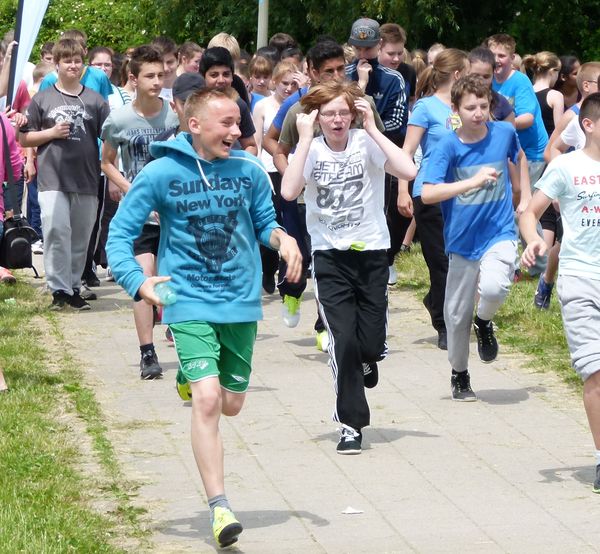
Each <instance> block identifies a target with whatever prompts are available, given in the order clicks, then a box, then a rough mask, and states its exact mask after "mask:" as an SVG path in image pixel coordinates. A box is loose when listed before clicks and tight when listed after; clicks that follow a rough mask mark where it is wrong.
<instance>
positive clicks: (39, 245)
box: [31, 240, 44, 254]
mask: <svg viewBox="0 0 600 554" xmlns="http://www.w3.org/2000/svg"><path fill="white" fill-rule="evenodd" d="M31 253H32V254H43V253H44V243H43V242H42V241H41V240H36V241H35V242H34V243H33V244H32V245H31Z"/></svg>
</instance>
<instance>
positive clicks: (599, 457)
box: [596, 450, 600, 466]
mask: <svg viewBox="0 0 600 554" xmlns="http://www.w3.org/2000/svg"><path fill="white" fill-rule="evenodd" d="M596 465H597V466H600V450H596Z"/></svg>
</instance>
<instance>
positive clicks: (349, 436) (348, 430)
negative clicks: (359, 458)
mask: <svg viewBox="0 0 600 554" xmlns="http://www.w3.org/2000/svg"><path fill="white" fill-rule="evenodd" d="M339 431H340V442H338V445H337V448H336V451H337V453H338V454H360V453H361V452H362V449H361V443H362V433H361V432H360V431H357V430H356V429H353V428H352V427H349V426H348V425H344V424H343V423H342V426H341V427H340V430H339Z"/></svg>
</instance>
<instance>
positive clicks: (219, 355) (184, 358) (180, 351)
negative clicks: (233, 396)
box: [169, 321, 257, 393]
mask: <svg viewBox="0 0 600 554" xmlns="http://www.w3.org/2000/svg"><path fill="white" fill-rule="evenodd" d="M169 328H170V329H171V332H172V333H173V340H174V342H175V349H176V351H177V356H178V358H179V365H180V372H181V373H183V375H184V377H185V378H186V379H187V380H188V381H189V382H190V383H194V382H196V381H201V380H202V379H206V378H207V377H218V378H219V382H220V383H221V386H222V387H223V388H224V389H226V390H228V391H231V392H239V393H242V392H246V390H247V389H248V384H249V382H250V372H251V370H252V352H253V351H254V342H255V341H256V330H257V324H256V321H253V322H250V323H208V322H206V321H184V322H183V323H173V324H171V325H169Z"/></svg>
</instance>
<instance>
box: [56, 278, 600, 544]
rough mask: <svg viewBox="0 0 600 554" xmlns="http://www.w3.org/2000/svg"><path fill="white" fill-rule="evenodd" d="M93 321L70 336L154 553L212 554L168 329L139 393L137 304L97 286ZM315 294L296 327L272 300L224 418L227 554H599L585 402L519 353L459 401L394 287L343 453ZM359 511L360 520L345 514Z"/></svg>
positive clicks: (73, 323)
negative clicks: (372, 380)
mask: <svg viewBox="0 0 600 554" xmlns="http://www.w3.org/2000/svg"><path fill="white" fill-rule="evenodd" d="M95 290H96V291H98V294H99V297H100V298H99V300H98V301H96V302H94V303H93V309H92V310H91V311H90V312H87V313H79V314H64V315H61V316H60V317H61V325H62V326H63V328H64V330H65V334H66V336H67V338H68V340H69V341H70V342H72V344H73V348H74V351H75V352H77V356H78V358H79V360H80V361H81V363H82V366H83V367H84V368H85V372H86V380H87V381H88V382H89V383H90V384H91V385H92V386H93V387H94V389H95V391H96V394H97V397H98V400H99V401H100V403H101V405H102V408H103V411H104V413H105V415H106V419H107V425H108V427H109V436H110V438H111V440H112V441H113V444H114V446H115V449H116V452H117V455H118V457H119V460H120V463H121V465H122V467H123V471H124V473H125V475H126V477H127V478H130V479H133V480H135V481H136V482H137V483H138V484H139V485H140V489H139V495H138V497H137V498H136V499H135V503H136V505H139V506H144V507H145V508H146V509H148V524H149V525H150V526H151V528H152V530H153V534H152V544H153V546H152V548H151V551H152V552H161V553H162V552H165V553H169V552H215V551H216V547H215V545H214V542H213V540H212V536H211V531H210V527H209V523H208V508H207V505H206V500H205V498H204V492H203V489H202V485H201V482H200V478H199V475H198V472H197V469H196V466H195V463H194V459H193V455H192V451H191V446H190V443H189V424H190V421H189V420H190V414H191V407H190V404H189V403H185V402H182V401H181V400H180V399H179V397H178V396H177V393H176V392H175V389H174V378H175V373H176V371H177V360H176V355H175V352H174V349H173V348H172V347H169V346H168V343H167V342H166V340H165V339H164V327H157V328H156V332H155V343H156V344H157V350H158V355H159V358H160V361H161V364H162V365H163V367H164V369H165V377H164V379H162V380H160V381H153V382H147V381H141V380H140V379H139V376H138V371H139V370H138V362H139V349H138V345H137V339H136V334H135V329H134V326H133V318H132V315H131V311H130V300H129V299H128V298H127V297H126V296H125V294H124V293H123V292H122V291H121V290H120V289H119V287H118V286H116V285H115V284H114V283H102V286H101V287H100V288H99V289H95ZM312 298H313V297H312V293H310V291H308V293H307V294H306V296H305V301H304V302H303V305H302V319H301V323H300V325H299V326H298V327H297V328H295V329H288V328H287V327H285V326H284V325H283V324H282V322H281V320H280V304H279V302H278V298H277V297H276V296H265V297H264V307H265V318H264V321H262V322H261V323H260V325H259V336H258V340H257V343H256V349H255V358H254V370H253V376H252V384H251V387H250V390H249V394H248V398H247V402H246V405H245V407H244V410H243V411H242V414H241V415H240V416H238V417H235V418H224V419H223V421H222V433H223V439H224V445H225V452H226V459H225V462H226V467H225V470H226V486H227V494H228V497H229V499H230V501H231V503H232V506H233V508H234V510H235V512H236V515H237V516H238V518H239V519H240V521H242V523H243V525H244V527H245V530H244V533H243V534H242V536H241V538H240V542H239V543H238V546H236V547H234V548H233V549H232V551H234V552H245V553H261V554H262V553H288V552H289V553H298V552H302V553H309V554H310V553H336V554H339V553H345V552H348V553H363V552H364V553H385V552H390V553H396V552H455V551H457V552H458V551H460V552H528V553H529V552H544V553H548V552H561V553H562V552H598V551H600V546H599V545H600V526H599V525H598V524H597V522H598V520H599V517H600V498H599V497H598V496H597V495H594V494H592V493H591V483H592V480H593V475H594V471H593V467H592V464H593V458H592V456H591V453H592V441H591V436H590V434H589V431H588V429H587V422H586V419H585V414H584V411H583V407H582V406H581V400H580V398H578V397H577V395H575V394H574V393H573V392H572V391H571V390H569V389H568V387H566V386H565V385H564V384H563V383H561V382H560V380H559V379H558V378H557V377H556V376H554V375H553V374H543V373H536V372H534V371H533V370H531V369H527V368H524V367H522V364H521V363H520V359H519V357H518V356H515V355H514V354H510V353H508V352H506V349H502V350H501V357H500V359H499V360H498V361H497V362H495V363H493V364H483V363H481V362H480V361H479V360H478V358H477V353H476V344H475V342H474V341H473V342H472V344H471V358H470V361H471V367H470V370H471V374H472V383H473V386H474V389H475V391H476V392H477V394H478V396H479V402H476V403H469V404H461V403H454V402H452V401H451V400H450V369H449V367H448V362H447V359H446V354H445V352H442V351H440V350H438V349H437V348H436V346H435V341H436V336H435V333H434V332H433V331H432V329H431V328H430V327H429V325H428V319H427V314H426V312H425V309H424V308H423V306H422V304H421V303H420V302H418V301H417V300H416V299H415V298H414V297H413V296H412V295H411V294H410V293H407V292H400V291H396V290H391V293H390V319H389V330H390V335H389V346H390V354H389V356H388V358H387V359H386V360H385V361H384V362H382V363H381V365H380V383H379V385H378V386H377V388H375V389H373V390H370V391H368V397H369V402H370V405H371V409H372V425H371V427H370V428H367V429H365V430H364V450H363V453H362V454H361V455H360V456H339V455H337V454H336V452H335V446H336V443H337V433H336V431H335V427H336V426H335V424H334V423H333V422H331V412H332V407H333V400H334V394H333V386H332V381H331V372H330V369H329V367H328V366H327V355H326V354H324V353H321V352H318V351H317V350H316V349H315V347H314V336H313V335H314V333H313V331H312V325H313V323H314V316H315V306H314V301H313V300H312ZM348 507H351V508H354V509H355V510H358V511H360V512H361V513H357V514H345V513H343V512H344V511H345V510H346V509H347V508H348Z"/></svg>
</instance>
